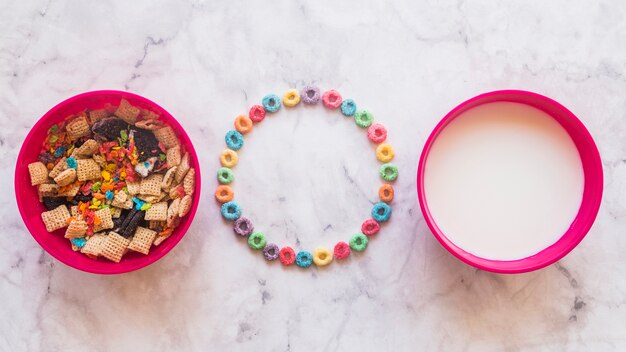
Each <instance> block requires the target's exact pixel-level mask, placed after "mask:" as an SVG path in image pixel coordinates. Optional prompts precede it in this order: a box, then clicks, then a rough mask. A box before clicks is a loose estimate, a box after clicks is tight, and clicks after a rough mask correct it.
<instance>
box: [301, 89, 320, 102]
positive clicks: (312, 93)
mask: <svg viewBox="0 0 626 352" xmlns="http://www.w3.org/2000/svg"><path fill="white" fill-rule="evenodd" d="M300 96H301V97H302V102H303V103H305V104H308V105H315V104H317V103H319V101H320V89H319V88H317V87H314V86H306V87H304V88H302V92H301V93H300Z"/></svg>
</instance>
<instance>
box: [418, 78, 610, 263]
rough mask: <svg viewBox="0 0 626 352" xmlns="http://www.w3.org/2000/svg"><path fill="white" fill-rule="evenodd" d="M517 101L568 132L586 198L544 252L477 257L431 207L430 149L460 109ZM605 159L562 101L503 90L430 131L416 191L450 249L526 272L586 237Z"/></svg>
mask: <svg viewBox="0 0 626 352" xmlns="http://www.w3.org/2000/svg"><path fill="white" fill-rule="evenodd" d="M503 101H504V102H515V103H522V104H526V105H530V106H533V107H535V108H537V109H540V110H542V111H544V112H546V113H547V114H548V115H550V116H552V117H553V118H554V119H555V120H556V121H557V122H559V123H560V124H561V126H563V128H564V129H565V130H566V131H567V133H569V135H570V136H571V138H572V140H573V141H574V144H575V145H576V148H577V149H578V153H579V154H580V158H581V160H582V165H583V173H584V179H585V186H584V191H583V199H582V203H581V206H580V209H579V211H578V214H577V215H576V217H575V218H574V221H573V222H572V224H571V225H570V227H569V229H568V230H567V231H566V232H565V233H564V234H563V236H562V237H561V238H560V239H559V240H558V241H557V242H556V243H555V244H553V245H552V246H550V247H548V248H546V249H544V250H542V251H541V252H539V253H537V254H535V255H533V256H530V257H527V258H524V259H519V260H511V261H500V260H490V259H485V258H481V257H477V256H475V255H473V254H471V253H468V252H466V251H464V250H463V249H461V248H459V247H458V246H456V245H455V244H454V243H452V242H451V241H450V240H449V239H448V238H447V237H446V236H445V234H444V233H443V232H442V231H441V230H440V229H439V227H438V226H437V224H436V223H435V221H434V219H433V217H432V216H431V214H430V211H429V209H428V200H427V199H426V196H425V192H424V166H425V165H426V159H427V158H428V153H429V152H430V148H431V147H432V145H433V143H434V141H435V139H436V138H437V136H438V135H439V133H440V132H441V131H442V130H443V129H444V128H445V127H446V126H447V125H448V124H449V123H450V122H451V121H452V120H453V119H454V118H456V117H457V116H459V115H460V114H461V113H463V112H465V111H466V110H469V109H471V108H474V107H476V106H478V105H481V104H486V103H492V102H503ZM602 177H603V176H602V161H601V160H600V154H599V153H598V148H597V147H596V144H595V142H594V141H593V138H592V137H591V135H590V134H589V132H588V131H587V129H586V128H585V126H584V125H583V124H582V122H580V120H579V119H578V118H577V117H576V116H575V115H574V114H573V113H572V112H571V111H569V110H568V109H567V108H565V107H564V106H563V105H561V104H559V103H557V102H556V101H554V100H552V99H550V98H548V97H545V96H543V95H540V94H536V93H532V92H527V91H521V90H500V91H494V92H489V93H485V94H481V95H479V96H476V97H474V98H471V99H469V100H467V101H465V102H463V103H461V104H460V105H458V106H457V107H455V108H454V109H452V111H450V112H449V113H448V114H447V115H446V116H445V117H444V118H443V119H442V120H441V121H440V122H439V124H437V126H436V127H435V129H434V130H433V131H432V132H431V134H430V136H429V137H428V139H427V140H426V145H425V146H424V149H423V150H422V155H421V157H420V161H419V166H418V169H417V195H418V199H419V202H420V207H421V209H422V213H423V214H424V219H425V220H426V223H427V224H428V227H429V228H430V230H431V231H432V233H433V235H434V236H435V238H437V240H438V241H439V242H440V243H441V245H443V246H444V247H445V248H446V249H447V250H448V251H449V252H450V253H452V254H453V255H455V256H456V257H457V258H459V259H460V260H462V261H464V262H465V263H467V264H469V265H473V266H475V267H477V268H479V269H483V270H488V271H492V272H496V273H507V274H512V273H523V272H528V271H533V270H537V269H540V268H543V267H545V266H547V265H550V264H552V263H554V262H556V261H557V260H559V259H561V258H562V257H563V256H565V255H566V254H567V253H569V252H570V251H571V250H572V249H574V247H576V245H578V243H580V241H582V239H583V238H584V237H585V235H586V234H587V232H588V231H589V229H590V228H591V225H592V224H593V222H594V220H595V218H596V215H597V214H598V209H599V208H600V202H601V200H602V185H603V178H602Z"/></svg>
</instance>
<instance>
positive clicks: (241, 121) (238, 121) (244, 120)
mask: <svg viewBox="0 0 626 352" xmlns="http://www.w3.org/2000/svg"><path fill="white" fill-rule="evenodd" d="M235 129H236V130H237V132H239V133H242V134H246V133H248V132H250V131H252V120H250V118H249V117H248V116H246V115H239V116H237V117H236V118H235Z"/></svg>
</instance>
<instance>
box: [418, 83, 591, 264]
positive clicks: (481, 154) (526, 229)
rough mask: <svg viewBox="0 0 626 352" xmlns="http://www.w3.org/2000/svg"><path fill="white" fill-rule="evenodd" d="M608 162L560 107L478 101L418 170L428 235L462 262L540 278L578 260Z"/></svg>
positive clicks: (454, 115)
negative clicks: (565, 260) (563, 261)
mask: <svg viewBox="0 0 626 352" xmlns="http://www.w3.org/2000/svg"><path fill="white" fill-rule="evenodd" d="M602 188H603V174H602V163H601V160H600V154H599V153H598V149H597V147H596V145H595V142H594V140H593V138H592V137H591V135H590V134H589V132H588V131H587V129H586V128H585V126H584V125H583V124H582V122H580V120H579V119H578V118H577V117H576V116H575V115H574V114H573V113H572V112H570V111H569V110H568V109H567V108H565V107H564V106H563V105H561V104H559V103H558V102H556V101H554V100H552V99H550V98H547V97H545V96H543V95H539V94H536V93H532V92H527V91H519V90H502V91H494V92H489V93H485V94H482V95H479V96H476V97H474V98H472V99H470V100H468V101H465V102H463V103H462V104H460V105H458V106H457V107H456V108H454V109H453V110H452V111H450V112H449V113H448V114H447V115H446V116H445V117H444V118H443V119H442V120H441V121H440V122H439V124H438V125H437V126H436V127H435V129H434V130H433V132H432V133H431V134H430V136H429V138H428V140H427V141H426V144H425V146H424V149H423V151H422V155H421V158H420V162H419V166H418V171H417V191H418V198H419V202H420V207H421V209H422V213H423V214H424V218H425V220H426V223H427V224H428V227H429V228H430V230H431V231H432V233H433V234H434V236H435V237H436V238H437V240H439V242H440V243H441V244H442V245H443V246H444V247H445V248H446V249H447V250H448V251H450V252H451V253H452V254H454V255H455V256H456V257H458V258H459V259H461V260H462V261H464V262H465V263H467V264H470V265H473V266H475V267H477V268H479V269H483V270H488V271H492V272H498V273H521V272H528V271H532V270H537V269H540V268H542V267H545V266H547V265H549V264H552V263H554V262H555V261H557V260H559V259H560V258H562V257H563V256H565V255H566V254H567V253H569V252H570V251H571V250H572V249H574V247H576V245H578V243H580V241H582V239H583V238H584V237H585V235H586V234H587V232H588V231H589V229H590V228H591V226H592V224H593V222H594V220H595V218H596V215H597V213H598V209H599V207H600V202H601V199H602Z"/></svg>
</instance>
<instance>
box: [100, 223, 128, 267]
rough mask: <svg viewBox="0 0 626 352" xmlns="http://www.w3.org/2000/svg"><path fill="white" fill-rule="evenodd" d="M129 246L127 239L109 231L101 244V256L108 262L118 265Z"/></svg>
mask: <svg viewBox="0 0 626 352" xmlns="http://www.w3.org/2000/svg"><path fill="white" fill-rule="evenodd" d="M129 244H130V241H129V240H128V239H126V238H124V237H122V236H121V235H119V234H118V233H115V232H113V231H111V232H109V234H108V235H107V236H106V239H105V240H104V242H103V243H102V256H103V257H105V258H107V259H108V260H110V261H113V262H116V263H119V262H120V260H122V256H124V253H126V249H127V248H128V245H129Z"/></svg>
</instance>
